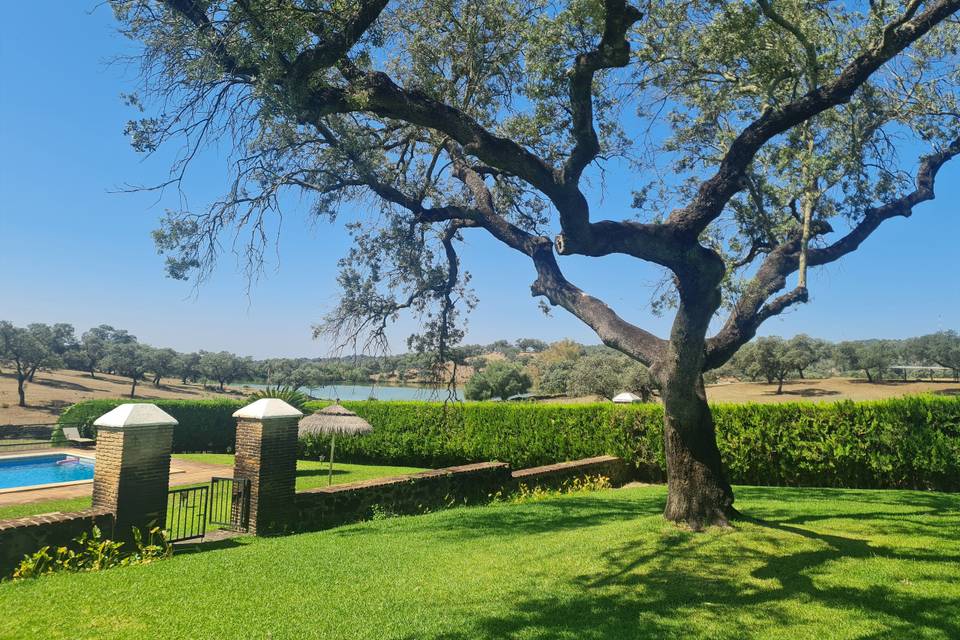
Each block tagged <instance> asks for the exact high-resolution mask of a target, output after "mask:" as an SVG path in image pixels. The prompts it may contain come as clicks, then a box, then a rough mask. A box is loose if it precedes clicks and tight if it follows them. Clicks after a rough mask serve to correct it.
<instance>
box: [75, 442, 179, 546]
mask: <svg viewBox="0 0 960 640" xmlns="http://www.w3.org/2000/svg"><path fill="white" fill-rule="evenodd" d="M172 439H173V427H172V426H170V425H164V426H153V427H136V428H135V429H127V430H120V429H112V428H108V427H100V430H99V434H98V437H97V454H96V462H95V466H94V480H93V506H94V507H96V508H99V509H104V510H107V511H110V512H113V513H116V514H118V519H117V523H116V524H117V535H118V536H120V539H126V537H127V536H129V535H130V529H131V527H133V526H138V527H140V528H148V527H149V526H150V525H151V524H154V525H157V524H159V525H161V526H162V525H163V524H164V523H165V521H166V514H167V488H168V487H167V484H168V478H169V474H170V447H171V443H172Z"/></svg>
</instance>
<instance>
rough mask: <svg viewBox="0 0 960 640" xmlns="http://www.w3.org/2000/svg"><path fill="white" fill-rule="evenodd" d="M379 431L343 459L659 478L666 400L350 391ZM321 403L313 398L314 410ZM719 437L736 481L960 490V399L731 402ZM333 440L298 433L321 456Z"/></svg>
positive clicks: (343, 444) (343, 441) (718, 415)
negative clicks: (562, 466) (599, 468)
mask: <svg viewBox="0 0 960 640" xmlns="http://www.w3.org/2000/svg"><path fill="white" fill-rule="evenodd" d="M343 404H344V405H345V406H347V407H348V408H350V409H352V410H353V411H355V412H357V414H359V415H360V416H362V417H363V418H365V419H366V420H367V421H368V422H370V424H372V425H373V427H374V430H373V433H371V434H369V435H367V436H362V437H359V438H339V439H338V440H337V456H338V458H339V457H340V456H342V458H340V459H342V460H344V461H353V462H375V463H390V464H403V465H411V466H428V467H440V466H448V465H452V464H462V463H467V462H476V461H481V460H500V461H503V462H509V463H510V464H511V465H512V466H513V467H514V468H522V467H530V466H536V465H542V464H550V463H553V462H560V461H565V460H574V459H577V458H585V457H590V456H596V455H602V454H612V455H617V456H620V457H622V458H624V459H626V460H627V461H629V462H631V463H632V464H633V465H634V466H635V467H636V468H637V469H638V470H639V471H640V474H641V476H643V477H646V478H648V479H651V480H659V479H662V478H663V477H664V469H665V463H664V455H663V440H662V431H663V426H662V419H663V418H662V416H663V413H662V408H661V407H660V406H659V405H642V404H638V405H619V406H618V405H613V404H610V403H603V404H584V405H553V404H550V405H530V404H507V403H465V404H448V405H444V404H442V403H426V402H382V401H381V402H344V403H343ZM322 406H325V403H322V402H312V403H308V404H307V409H308V410H311V411H315V410H317V409H318V408H320V407H322ZM713 410H714V417H715V420H716V424H717V439H718V444H719V446H720V450H721V453H722V454H723V459H724V462H725V463H726V465H727V469H728V471H729V473H730V478H731V480H732V481H733V482H735V483H741V484H759V485H775V486H830V487H858V488H917V489H938V490H957V489H960V398H938V397H928V396H922V397H910V398H899V399H893V400H883V401H877V402H857V403H855V402H850V401H846V402H837V403H816V404H815V403H785V404H765V405H761V404H743V405H735V404H725V405H715V406H714V407H713ZM327 447H329V440H328V439H326V438H322V437H320V438H318V437H311V436H307V437H304V438H302V439H301V454H302V455H305V456H308V457H309V456H315V455H319V454H321V453H323V452H324V451H325V450H326V448H327Z"/></svg>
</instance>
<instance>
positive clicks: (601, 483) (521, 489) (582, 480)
mask: <svg viewBox="0 0 960 640" xmlns="http://www.w3.org/2000/svg"><path fill="white" fill-rule="evenodd" d="M612 486H613V485H612V484H611V483H610V478H608V477H607V476H603V475H595V476H591V475H586V476H577V477H576V478H569V479H567V480H564V481H563V482H561V483H560V486H559V487H556V488H545V487H541V486H539V485H535V486H534V487H532V488H531V487H529V486H527V485H526V484H525V483H521V484H520V485H519V486H518V487H517V490H516V491H515V492H513V493H512V494H511V495H509V496H508V497H507V501H508V502H510V503H512V504H521V503H525V502H538V501H540V500H546V499H547V498H554V497H556V496H560V495H566V494H570V493H586V492H589V491H600V490H602V489H609V488H611V487H612ZM498 497H499V494H498Z"/></svg>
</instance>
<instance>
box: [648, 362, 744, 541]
mask: <svg viewBox="0 0 960 640" xmlns="http://www.w3.org/2000/svg"><path fill="white" fill-rule="evenodd" d="M697 379H698V381H697V382H696V383H695V384H694V385H689V384H685V383H681V384H667V385H665V386H664V390H663V406H664V425H663V429H664V447H665V451H666V458H667V487H668V489H667V506H666V509H664V513H663V515H664V517H666V518H667V520H672V521H674V522H683V523H686V524H687V525H689V526H690V528H691V529H693V530H695V531H698V530H700V529H703V528H704V527H707V526H710V525H720V526H726V525H727V524H728V523H729V520H730V518H732V517H733V516H735V515H736V510H735V509H734V508H733V489H732V488H731V487H730V483H729V482H728V481H727V476H726V473H725V471H724V469H723V463H722V462H721V460H720V450H719V449H718V448H717V435H716V430H715V429H714V424H713V415H712V413H711V412H710V406H709V405H708V404H707V396H706V392H705V390H704V387H703V381H702V378H701V377H700V374H699V373H698V374H697Z"/></svg>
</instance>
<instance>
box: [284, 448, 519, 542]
mask: <svg viewBox="0 0 960 640" xmlns="http://www.w3.org/2000/svg"><path fill="white" fill-rule="evenodd" d="M510 482H511V480H510V467H509V465H507V464H505V463H503V462H482V463H478V464H468V465H463V466H459V467H448V468H446V469H434V470H432V471H421V472H420V473H413V474H410V475H407V476H399V477H396V478H377V479H375V480H368V481H365V482H354V483H350V484H341V485H333V486H331V487H320V488H317V489H311V490H309V491H302V492H300V493H297V494H296V498H295V500H296V502H295V504H296V512H297V517H296V521H295V523H294V527H293V528H294V529H296V530H299V531H316V530H318V529H328V528H330V527H335V526H337V525H341V524H346V523H349V522H359V521H361V520H367V519H369V518H371V517H372V516H373V515H375V514H376V513H377V512H378V511H379V512H382V513H386V514H390V515H410V514H417V513H425V512H427V511H432V510H435V509H443V508H447V507H453V506H456V505H463V504H478V503H483V502H487V501H489V500H490V498H491V497H492V495H493V494H495V493H497V492H498V491H501V490H502V489H503V488H504V487H506V486H509V484H510Z"/></svg>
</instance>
